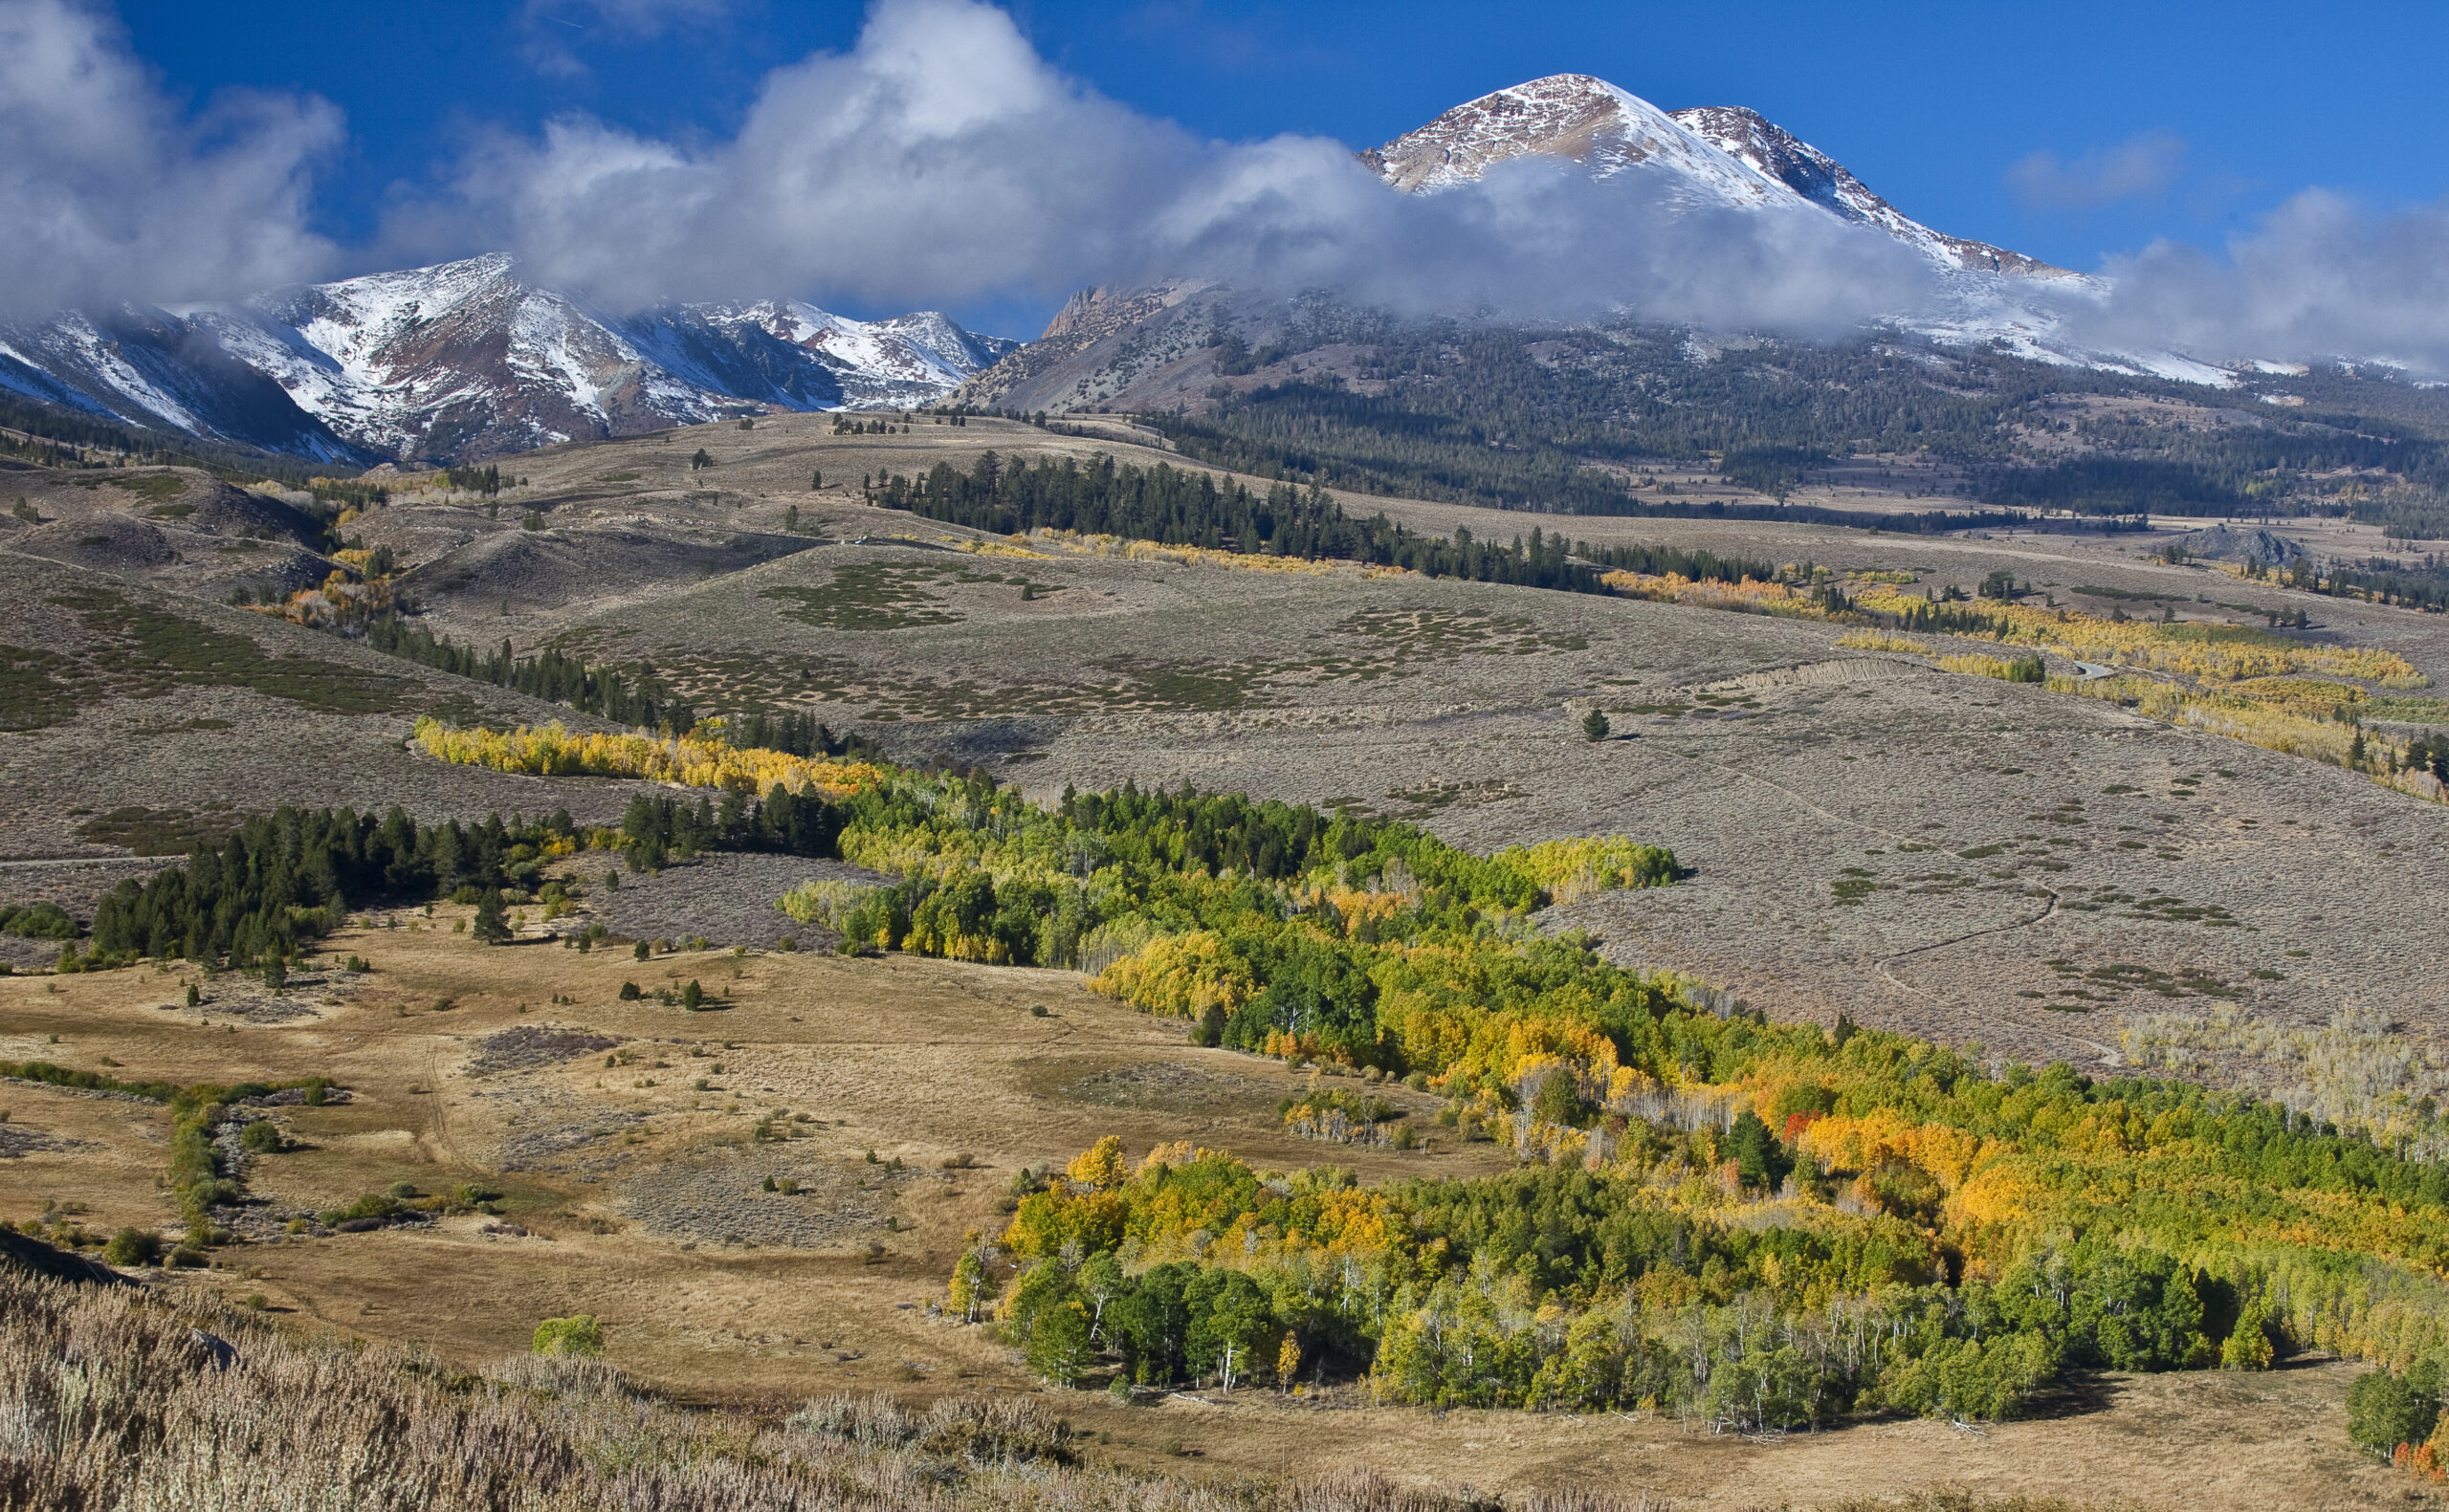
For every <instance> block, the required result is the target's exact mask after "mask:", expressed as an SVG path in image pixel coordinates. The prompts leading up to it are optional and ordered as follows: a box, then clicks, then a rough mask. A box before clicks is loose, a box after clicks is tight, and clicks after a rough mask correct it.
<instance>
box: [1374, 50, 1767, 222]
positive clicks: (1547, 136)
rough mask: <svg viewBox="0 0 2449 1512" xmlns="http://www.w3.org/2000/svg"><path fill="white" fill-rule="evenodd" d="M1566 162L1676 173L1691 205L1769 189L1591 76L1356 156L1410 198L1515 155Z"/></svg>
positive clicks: (1559, 82)
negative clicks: (1414, 194) (1411, 194)
mask: <svg viewBox="0 0 2449 1512" xmlns="http://www.w3.org/2000/svg"><path fill="white" fill-rule="evenodd" d="M1531 155H1538V156H1543V157H1552V158H1570V159H1572V160H1574V161H1575V162H1578V163H1580V164H1583V165H1584V166H1585V167H1587V168H1588V169H1589V170H1590V172H1591V175H1592V176H1593V177H1595V178H1601V179H1605V178H1613V177H1615V176H1617V175H1618V174H1621V173H1623V172H1625V171H1626V170H1628V169H1630V168H1633V167H1636V166H1640V165H1644V164H1646V165H1648V166H1650V167H1652V168H1654V169H1661V170H1664V171H1666V173H1668V174H1670V175H1672V176H1673V177H1672V180H1671V182H1672V184H1673V187H1672V188H1670V190H1669V193H1670V196H1672V197H1676V198H1681V199H1684V200H1686V201H1688V202H1689V203H1692V204H1695V205H1726V204H1735V205H1747V206H1753V205H1760V204H1764V203H1766V202H1767V201H1768V199H1769V197H1770V193H1771V190H1770V187H1769V185H1768V183H1767V181H1764V180H1763V179H1762V177H1761V175H1759V174H1757V173H1754V172H1750V171H1747V170H1746V169H1745V168H1744V167H1743V166H1742V165H1741V164H1737V163H1735V162H1733V161H1732V160H1731V159H1729V157H1728V156H1727V154H1726V153H1724V152H1723V151H1721V150H1719V149H1718V148H1717V147H1716V146H1715V145H1713V144H1712V143H1710V142H1709V141H1708V140H1707V139H1706V138H1704V137H1702V136H1701V135H1700V134H1699V133H1697V132H1695V131H1693V130H1691V129H1690V128H1689V127H1688V126H1686V125H1685V124H1684V123H1683V122H1682V121H1677V120H1676V119H1675V118H1674V117H1672V116H1670V115H1668V114H1667V113H1666V111H1663V110H1661V109H1659V108H1658V107H1657V106H1656V105H1653V104H1651V103H1650V102H1649V101H1648V100H1645V99H1642V98H1641V97H1640V96H1638V95H1634V94H1631V93H1629V92H1628V91H1625V90H1622V89H1618V88H1617V87H1616V86H1615V85H1613V84H1610V83H1608V82H1607V81H1606V80H1605V79H1602V78H1593V77H1590V76H1589V75H1587V74H1558V75H1555V76H1554V77H1549V78H1534V79H1533V80H1532V81H1531V82H1529V83H1527V84H1516V85H1514V86H1513V87H1512V88H1511V89H1500V90H1498V91H1497V92H1496V93H1495V94H1493V95H1484V96H1482V97H1481V98H1480V99H1474V100H1470V101H1467V102H1466V103H1464V104H1460V105H1457V106H1455V107H1454V108H1453V109H1451V110H1449V111H1447V112H1446V113H1445V114H1444V115H1442V116H1440V117H1438V118H1437V119H1436V120H1435V121H1430V122H1429V123H1428V124H1427V125H1425V126H1423V127H1421V128H1420V129H1419V130H1417V131H1409V132H1405V133H1404V134H1403V135H1401V136H1400V137H1397V138H1396V139H1395V140H1394V141H1392V142H1388V143H1386V144H1385V145H1384V146H1382V147H1379V148H1377V149H1376V150H1374V151H1370V152H1364V153H1362V154H1361V155H1360V159H1361V161H1362V162H1363V163H1366V164H1369V166H1370V167H1372V168H1374V169H1376V170H1377V172H1378V175H1379V177H1380V178H1382V179H1384V180H1385V181H1386V182H1387V183H1389V184H1391V185H1393V186H1395V187H1397V188H1399V189H1401V190H1404V191H1405V192H1407V193H1421V192H1423V191H1425V192H1434V191H1436V190H1438V189H1446V188H1452V187H1454V186H1457V185H1461V184H1467V183H1469V182H1471V181H1472V180H1474V179H1477V178H1479V177H1480V176H1481V175H1482V174H1484V173H1486V172H1487V171H1488V170H1489V168H1490V167H1493V166H1494V165H1495V164H1499V163H1503V162H1506V161H1508V160H1509V159H1512V158H1519V157H1525V156H1531Z"/></svg>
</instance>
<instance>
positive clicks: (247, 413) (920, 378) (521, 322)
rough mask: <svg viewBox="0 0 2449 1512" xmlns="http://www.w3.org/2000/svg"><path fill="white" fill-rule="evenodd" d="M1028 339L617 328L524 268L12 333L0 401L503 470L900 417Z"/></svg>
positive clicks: (940, 328)
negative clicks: (552, 458)
mask: <svg viewBox="0 0 2449 1512" xmlns="http://www.w3.org/2000/svg"><path fill="white" fill-rule="evenodd" d="M1015 344H1016V343H1014V342H1011V341H1005V340H997V339H995V338H991V337H981V336H977V335H974V334H972V333H971V332H968V331H964V330H962V329H961V328H960V326H958V325H956V324H954V323H953V322H952V321H951V320H948V319H946V318H944V317H943V316H941V315H938V314H935V313H933V312H922V313H919V314H915V315H905V316H897V317H894V318H892V319H888V320H876V321H862V320H852V319H848V318H843V317H840V316H835V315H832V314H829V313H827V312H826V311H824V310H820V309H818V308H816V307H815V306H813V305H808V304H801V303H796V302H792V301H783V300H770V301H764V302H761V303H755V304H738V305H683V304H674V305H665V306H660V307H657V308H654V309H651V310H648V311H645V312H642V313H639V314H636V315H611V314H607V313H605V312H602V311H598V310H594V309H591V308H589V307H588V306H587V305H585V303H583V302H581V301H580V300H578V299H576V298H573V297H571V296H567V295H564V294H562V293H559V292H557V291H554V290H551V289H544V288H540V287H537V286H534V285H531V284H529V283H527V282H525V281H524V280H522V279H521V278H520V277H519V276H518V269H517V267H516V266H515V265H514V264H513V262H512V261H511V259H509V258H507V257H502V256H483V257H472V258H467V259H465V260H462V261H458V262H450V263H441V264H437V265H435V266H433V267H430V268H413V269H406V270H402V271H399V272H394V273H381V274H368V275H366V276H364V277H362V278H350V279H345V280H342V281H341V282H338V283H327V284H316V285H310V286H306V287H301V288H294V289H284V290H277V291H275V292H273V293H269V294H265V295H260V296H255V297H254V298H251V299H247V300H244V301H241V302H239V303H235V304H222V305H200V306H192V307H187V308H183V309H179V310H175V311H163V310H154V311H142V310H133V309H131V310H126V311H121V312H117V313H115V314H113V315H112V316H110V317H107V318H104V317H98V316H94V315H91V314H88V313H84V312H68V313H66V314H63V315H60V316H57V317H55V318H51V319H49V320H46V321H41V322H33V323H29V324H23V325H19V326H14V327H10V328H7V329H0V386H5V387H8V388H11V389H15V390H17V391H20V392H23V393H25V394H28V395H29V396H32V397H34V398H39V399H44V400H48V401H50V402H52V403H56V404H67V405H75V406H76V407H78V408H82V409H87V410H91V411H94V412H97V413H103V414H110V415H115V416H117V417H119V418H121V419H123V420H128V421H132V422H135V423H137V424H140V425H149V426H157V427H166V428H169V429H174V430H184V431H188V432H190V433H192V434H195V435H199V436H213V437H218V438H222V439H228V440H237V441H245V442H248V443H250V444H252V445H256V446H262V447H265V448H267V449H275V450H281V451H293V452H303V453H305V454H308V455H313V456H328V457H333V458H342V457H347V456H349V455H351V454H353V453H364V454H366V455H380V456H388V457H398V458H402V459H414V460H422V461H464V460H470V459H474V458H478V457H486V456H497V455H501V454H504V453H507V452H512V451H519V450H524V449H528V448H531V447H538V446H546V445H550V444H552V443H555V442H559V441H567V440H574V439H581V438H587V437H599V436H612V435H627V434H634V433H637V432H639V431H645V430H653V429H658V428H660V427H665V426H669V425H674V424H682V425H688V424H697V423H701V422H704V421H709V420H715V419H720V418H723V417H726V416H732V415H747V414H754V413H757V412H760V411H761V410H764V409H768V408H779V409H795V410H805V409H838V408H851V409H860V408H882V407H908V406H911V405H921V404H927V403H931V402H933V401H935V400H937V399H940V398H941V397H943V396H944V395H945V394H947V393H949V392H951V391H952V390H953V389H954V388H955V387H957V386H958V385H959V384H960V383H961V381H962V380H964V379H965V378H967V377H968V376H969V375H970V374H971V373H973V372H975V371H977V370H978V369H979V368H981V367H984V366H987V365H990V364H991V363H993V362H995V361H996V360H997V359H998V358H1000V357H1002V356H1003V355H1004V353H1005V352H1007V351H1009V350H1010V349H1011V348H1012V347H1013V346H1014V345H1015Z"/></svg>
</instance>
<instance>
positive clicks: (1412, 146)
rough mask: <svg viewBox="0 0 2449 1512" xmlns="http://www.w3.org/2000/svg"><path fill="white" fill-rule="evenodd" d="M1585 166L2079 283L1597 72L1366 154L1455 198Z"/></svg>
mask: <svg viewBox="0 0 2449 1512" xmlns="http://www.w3.org/2000/svg"><path fill="white" fill-rule="evenodd" d="M1530 156H1539V157H1549V158H1557V159H1564V160H1569V161H1572V162H1575V163H1578V164H1582V165H1583V166H1584V167H1585V168H1587V169H1588V170H1589V172H1590V174H1591V176H1592V177H1594V178H1598V179H1610V178H1615V177H1617V176H1619V175H1622V174H1623V173H1626V172H1628V171H1630V170H1632V169H1634V168H1637V167H1638V168H1646V169H1648V170H1649V171H1650V172H1652V173H1658V174H1664V175H1666V198H1667V201H1668V203H1669V204H1672V205H1680V206H1683V207H1687V208H1703V207H1725V206H1732V207H1734V208H1771V207H1774V206H1793V205H1796V204H1798V203H1800V204H1808V205H1812V206H1816V207H1818V208H1820V209H1822V210H1825V211H1827V212H1828V213H1829V214H1832V215H1835V216H1838V217H1839V218H1841V219H1843V220H1847V221H1852V222H1854V223H1856V224H1858V225H1864V226H1869V227H1873V228H1876V229H1877V230H1883V231H1886V233H1888V234H1889V235H1891V236H1894V237H1895V238H1896V239H1897V240H1899V241H1901V242H1904V243H1905V244H1906V245H1907V246H1908V247H1911V248H1913V249H1914V250H1915V251H1916V252H1921V253H1922V254H1923V255H1924V256H1926V257H1929V258H1930V259H1931V261H1932V262H1934V263H1936V264H1938V265H1939V266H1940V267H1941V268H1943V269H1945V270H1947V271H1950V272H1967V273H1990V274H2009V275H2018V276H2033V275H2040V276H2057V277H2066V276H2072V275H2071V274H2066V272H2065V271H2064V270H2063V269H2059V268H2053V267H2051V266H2049V265H2048V264H2047V263H2044V262H2041V261H2039V260H2038V259H2036V258H2032V257H2027V256H2025V255H2023V254H2022V253H2021V252H2008V251H2005V250H2004V249H2002V248H1997V247H1992V246H1990V245H1988V244H1987V243H1983V242H1975V241H1967V240H1965V239H1963V238H1961V237H1956V236H1948V235H1944V234H1942V233H1940V232H1938V231H1934V230H1931V229H1930V228H1929V227H1927V226H1924V225H1922V224H1920V223H1919V222H1917V221H1914V220H1912V219H1909V218H1908V217H1907V216H1906V215H1905V214H1903V213H1902V212H1901V211H1899V210H1898V209H1897V208H1895V207H1894V206H1892V205H1890V204H1888V203H1887V202H1886V200H1884V199H1881V198H1880V197H1879V196H1878V195H1876V194H1873V193H1872V192H1871V191H1870V190H1869V189H1868V188H1866V187H1865V186H1864V185H1863V183H1862V181H1861V180H1859V179H1857V178H1855V177H1854V176H1853V174H1851V173H1849V172H1847V171H1846V170H1845V167H1844V165H1843V164H1840V163H1838V162H1837V161H1836V160H1835V159H1833V158H1831V157H1829V156H1828V155H1827V154H1826V153H1823V152H1821V151H1820V150H1819V149H1818V148H1816V147H1814V146H1812V145H1811V144H1810V143H1808V142H1803V141H1801V140H1800V139H1799V138H1797V137H1796V136H1794V135H1793V134H1792V133H1791V132H1788V131H1785V130H1784V129H1782V128H1780V127H1779V126H1777V125H1776V124H1775V123H1774V122H1772V121H1768V120H1766V119H1765V118H1763V117H1762V116H1761V115H1760V114H1759V113H1758V112H1757V111H1752V110H1745V109H1742V108H1740V107H1729V106H1703V107H1700V108H1697V109H1691V110H1679V111H1673V112H1668V111H1665V110H1661V109H1659V108H1658V107H1657V106H1656V105H1653V104H1651V103H1650V102H1649V101H1648V100H1645V99H1642V98H1641V97H1639V96H1638V95H1634V94H1632V93H1630V92H1628V91H1626V90H1622V89H1619V88H1617V87H1616V86H1615V85H1613V84H1610V83H1608V82H1607V81H1606V80H1605V79H1602V78H1593V77H1590V76H1589V75H1587V74H1557V75H1555V76H1553V77H1548V78H1534V79H1533V80H1531V81H1530V82H1529V83H1527V84H1516V85H1514V86H1513V87H1512V88H1511V89H1500V90H1498V91H1497V92H1496V93H1495V94H1492V95H1485V96H1482V97H1481V98H1480V99H1474V100H1470V101H1468V102H1467V103H1464V104H1460V105H1457V106H1455V107H1454V108H1453V109H1451V110H1449V111H1447V112H1445V114H1444V115H1442V116H1440V117H1438V118H1437V119H1436V120H1435V121H1430V122H1429V123H1428V124H1427V125H1424V126H1422V127H1421V128H1419V129H1418V130H1416V131H1409V132H1405V133H1404V134H1403V135H1402V136H1400V137H1398V138H1396V139H1395V140H1394V141H1392V142H1388V143H1386V144H1385V145H1384V146H1382V147H1379V148H1377V149H1375V150H1373V151H1369V152H1364V153H1362V154H1361V155H1360V158H1361V161H1362V162H1363V163H1366V164H1368V165H1369V166H1370V167H1371V168H1373V169H1375V170H1376V171H1377V173H1378V175H1379V177H1380V178H1382V179H1384V180H1385V181H1386V182H1387V183H1388V184H1390V185H1393V186H1395V187H1396V188H1399V189H1402V190H1405V191H1406V192H1410V193H1422V192H1434V191H1436V190H1439V189H1445V188H1452V187H1454V186H1458V185H1462V184H1467V183H1469V182H1471V181H1472V180H1475V179H1477V178H1479V177H1480V176H1481V175H1482V174H1484V173H1486V172H1487V171H1488V170H1489V168H1490V167H1492V166H1494V165H1495V164H1499V163H1504V162H1507V161H1509V160H1511V159H1514V158H1521V157H1530Z"/></svg>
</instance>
